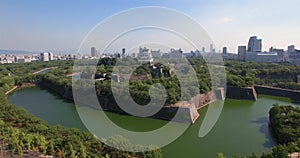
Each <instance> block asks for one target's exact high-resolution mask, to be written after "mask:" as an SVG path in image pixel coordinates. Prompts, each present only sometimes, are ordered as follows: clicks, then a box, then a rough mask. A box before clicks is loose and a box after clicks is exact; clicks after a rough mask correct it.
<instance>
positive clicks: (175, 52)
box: [170, 48, 183, 59]
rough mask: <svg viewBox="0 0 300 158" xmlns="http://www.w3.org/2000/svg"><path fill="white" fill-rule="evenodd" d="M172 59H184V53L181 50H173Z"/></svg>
mask: <svg viewBox="0 0 300 158" xmlns="http://www.w3.org/2000/svg"><path fill="white" fill-rule="evenodd" d="M170 58H176V59H181V58H183V52H182V50H181V49H173V48H172V49H171V51H170Z"/></svg>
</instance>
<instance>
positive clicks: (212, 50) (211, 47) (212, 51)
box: [209, 44, 215, 53]
mask: <svg viewBox="0 0 300 158" xmlns="http://www.w3.org/2000/svg"><path fill="white" fill-rule="evenodd" d="M209 51H210V53H215V49H214V44H210V49H209Z"/></svg>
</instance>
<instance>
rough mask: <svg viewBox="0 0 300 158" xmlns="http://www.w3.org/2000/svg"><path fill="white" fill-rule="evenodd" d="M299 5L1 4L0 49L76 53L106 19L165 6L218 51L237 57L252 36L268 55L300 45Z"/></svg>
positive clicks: (231, 0) (215, 2) (155, 1)
mask: <svg viewBox="0 0 300 158" xmlns="http://www.w3.org/2000/svg"><path fill="white" fill-rule="evenodd" d="M115 3H117V4H118V5H115ZM119 4H120V5H119ZM299 4H300V2H299V1H297V0H289V1H280V0H276V1H258V0H254V1H234V0H229V1H226V2H223V1H220V0H213V1H209V2H205V1H193V0H188V1H184V2H182V1H179V0H175V1H159V0H153V1H137V0H132V1H121V0H116V1H114V2H109V1H101V2H100V1H99V2H97V1H85V2H77V3H74V2H73V1H63V2H61V1H50V2H46V1H36V0H30V1H26V2H22V1H15V0H12V1H1V6H0V13H1V14H0V18H1V19H2V20H1V21H2V25H1V26H0V34H1V37H3V38H0V48H1V49H10V50H11V49H13V50H29V51H35V52H41V51H48V50H56V51H64V50H72V51H76V50H77V49H78V48H79V46H80V43H81V42H82V40H83V39H84V37H85V36H86V34H87V33H88V32H89V31H90V30H91V29H92V28H93V27H94V26H95V25H96V24H98V23H99V22H101V21H102V20H103V19H105V18H106V17H109V16H111V15H113V14H115V13H117V12H120V11H123V10H126V9H130V8H134V7H142V6H160V7H168V8H173V9H176V10H178V11H180V12H182V13H184V14H186V15H188V16H190V17H191V18H193V19H195V20H196V21H197V22H198V23H199V24H200V25H202V26H203V28H204V29H205V30H206V31H207V32H208V33H209V34H210V36H211V38H212V40H213V41H214V44H215V45H216V48H217V49H216V50H217V51H218V50H219V49H222V47H223V46H226V47H227V48H228V52H237V49H238V46H239V45H246V44H247V42H248V38H249V37H250V36H258V37H259V38H262V39H263V44H262V45H263V48H262V50H263V51H265V50H268V49H269V48H270V47H271V46H273V47H277V48H284V49H286V48H287V47H288V46H289V45H296V46H299V45H300V37H299V36H297V35H296V33H295V32H296V30H297V28H299V26H300V20H299V16H297V6H299ZM220 28H222V29H220ZM124 47H126V45H125V46H124ZM207 49H208V48H207ZM183 50H184V51H189V50H185V49H184V48H183Z"/></svg>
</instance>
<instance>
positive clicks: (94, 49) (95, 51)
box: [91, 47, 97, 57]
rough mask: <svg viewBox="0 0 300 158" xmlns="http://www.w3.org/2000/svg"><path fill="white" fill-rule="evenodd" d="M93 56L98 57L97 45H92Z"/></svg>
mask: <svg viewBox="0 0 300 158" xmlns="http://www.w3.org/2000/svg"><path fill="white" fill-rule="evenodd" d="M91 56H92V57H96V56H97V50H96V48H95V47H92V48H91Z"/></svg>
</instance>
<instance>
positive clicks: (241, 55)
mask: <svg viewBox="0 0 300 158" xmlns="http://www.w3.org/2000/svg"><path fill="white" fill-rule="evenodd" d="M246 51H247V50H246V46H239V47H238V57H239V60H241V61H245V55H246Z"/></svg>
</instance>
